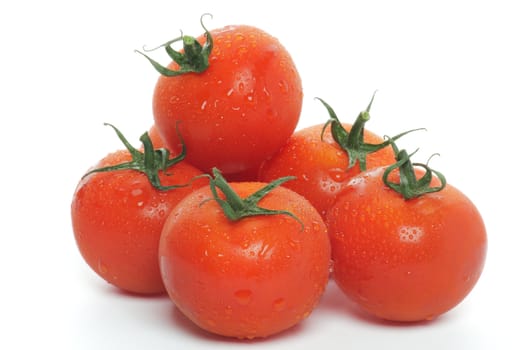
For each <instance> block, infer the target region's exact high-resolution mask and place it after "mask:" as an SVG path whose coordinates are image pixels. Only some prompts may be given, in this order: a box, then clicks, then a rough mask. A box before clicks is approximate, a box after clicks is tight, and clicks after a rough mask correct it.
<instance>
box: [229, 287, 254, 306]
mask: <svg viewBox="0 0 527 350" xmlns="http://www.w3.org/2000/svg"><path fill="white" fill-rule="evenodd" d="M252 296H253V292H251V291H250V290H248V289H240V290H237V291H236V292H234V298H235V299H236V301H237V302H238V304H240V305H249V303H250V302H251V299H252Z"/></svg>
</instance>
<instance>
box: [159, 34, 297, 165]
mask: <svg viewBox="0 0 527 350" xmlns="http://www.w3.org/2000/svg"><path fill="white" fill-rule="evenodd" d="M210 33H211V35H212V38H213V40H214V49H213V50H212V53H211V56H210V60H209V62H210V66H209V68H207V69H206V70H205V71H204V72H202V73H200V74H195V73H190V74H183V75H180V76H177V77H165V76H160V78H159V80H158V82H157V85H156V87H155V90H154V96H153V113H154V120H155V123H156V125H157V127H158V130H159V133H160V135H161V137H162V138H163V139H164V140H165V142H166V144H167V145H168V146H169V148H170V149H173V150H174V149H178V145H179V138H178V137H177V134H176V129H175V125H176V121H181V123H180V124H179V129H180V131H181V134H182V136H183V140H185V144H186V146H187V149H188V156H187V158H186V159H187V161H189V162H190V163H191V164H193V165H195V166H197V167H198V168H200V169H201V170H203V171H206V172H209V171H210V170H211V168H212V167H217V168H219V169H220V170H221V171H222V173H223V174H224V175H228V174H231V173H239V172H243V171H245V170H247V169H250V168H253V167H255V166H257V165H259V163H260V162H262V161H263V160H264V159H266V158H268V157H269V156H271V155H272V154H273V153H274V152H276V151H277V150H278V148H280V147H281V146H282V145H283V144H284V143H285V142H286V140H287V138H288V137H289V136H290V135H291V134H292V133H293V131H294V129H295V128H296V125H297V123H298V119H299V117H300V111H301V107H302V97H303V93H302V83H301V79H300V76H299V74H298V71H297V70H296V67H295V64H294V62H293V60H292V58H291V56H290V55H289V53H288V52H287V51H286V49H285V48H284V47H283V46H282V45H281V44H280V42H279V41H278V40H277V39H276V38H274V37H272V36H270V35H269V34H267V33H266V32H264V31H262V30H260V29H258V28H254V27H250V26H243V25H241V26H228V27H225V28H222V29H216V30H212V31H211V32H210ZM198 40H199V41H200V42H202V43H203V42H204V40H205V39H204V37H203V36H201V37H199V38H198ZM168 67H169V68H170V69H175V70H176V69H177V68H178V66H177V64H176V63H175V62H172V63H171V64H170V65H169V66H168Z"/></svg>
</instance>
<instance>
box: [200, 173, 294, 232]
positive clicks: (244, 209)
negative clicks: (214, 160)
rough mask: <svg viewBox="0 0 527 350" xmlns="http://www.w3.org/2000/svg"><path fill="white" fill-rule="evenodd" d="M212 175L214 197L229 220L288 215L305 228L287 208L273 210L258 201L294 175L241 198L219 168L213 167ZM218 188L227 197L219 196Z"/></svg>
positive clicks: (211, 185)
mask: <svg viewBox="0 0 527 350" xmlns="http://www.w3.org/2000/svg"><path fill="white" fill-rule="evenodd" d="M212 175H213V176H211V177H210V190H211V192H212V196H213V199H214V200H215V201H216V202H217V203H218V204H219V205H220V207H221V208H222V209H223V212H224V213H225V216H226V217H227V218H228V219H229V220H231V221H237V220H240V219H242V218H245V217H249V216H257V215H287V216H289V217H291V218H293V219H295V220H296V221H297V222H298V223H300V225H302V230H303V229H304V224H303V223H302V221H301V220H300V219H299V218H298V217H297V216H296V215H295V214H293V213H291V212H289V211H287V210H273V209H266V208H262V207H259V206H258V202H259V201H260V200H261V199H262V198H263V197H264V196H266V195H267V194H269V192H271V191H272V190H273V189H275V188H276V187H278V186H280V185H281V184H283V183H284V182H286V181H289V180H293V179H294V178H295V177H294V176H285V177H281V178H279V179H277V180H275V181H273V182H271V183H269V184H267V185H265V186H264V187H262V188H261V189H259V190H258V191H256V192H254V193H253V194H251V195H250V196H248V197H247V198H241V197H240V196H239V195H238V194H237V193H236V192H235V191H234V189H233V188H232V187H231V185H230V184H229V183H228V182H227V180H226V179H225V178H224V177H223V175H222V174H221V172H220V171H219V170H218V169H217V168H213V169H212ZM217 189H220V190H221V192H222V193H223V194H224V196H225V199H222V198H221V197H220V196H219V194H218V191H217Z"/></svg>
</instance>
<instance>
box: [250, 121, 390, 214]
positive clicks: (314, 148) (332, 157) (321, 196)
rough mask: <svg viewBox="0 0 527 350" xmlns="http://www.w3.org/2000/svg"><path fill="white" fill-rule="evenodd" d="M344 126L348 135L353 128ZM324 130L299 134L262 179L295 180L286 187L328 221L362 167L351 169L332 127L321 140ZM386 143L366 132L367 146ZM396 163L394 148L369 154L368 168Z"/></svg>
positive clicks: (271, 162) (318, 127) (267, 163)
mask: <svg viewBox="0 0 527 350" xmlns="http://www.w3.org/2000/svg"><path fill="white" fill-rule="evenodd" d="M343 126H344V127H345V129H346V130H348V131H349V130H350V128H351V125H349V124H343ZM323 127H324V125H323V124H320V125H314V126H310V127H307V128H305V129H302V130H300V131H297V132H295V133H294V134H293V135H292V136H291V138H290V139H289V140H288V141H287V143H286V144H285V145H284V146H283V147H282V148H281V149H280V151H279V152H278V153H276V154H275V155H274V156H273V157H272V158H270V159H269V160H267V161H265V162H264V163H263V165H262V166H261V168H260V170H259V174H258V179H259V180H260V181H264V182H269V181H272V180H274V179H277V178H280V177H283V176H295V177H296V179H295V180H292V181H288V182H286V183H285V184H284V185H283V186H285V187H287V188H290V189H292V190H293V191H295V192H297V193H300V194H301V195H303V196H304V197H306V198H307V199H308V200H309V201H310V202H311V203H312V204H313V205H314V206H315V208H317V210H318V211H319V213H320V214H321V215H322V217H325V215H326V211H327V210H328V209H329V207H330V206H331V205H332V204H333V203H334V202H335V199H336V197H337V196H338V194H339V193H340V192H341V191H342V190H343V189H344V188H345V187H346V186H347V184H348V182H349V181H350V179H351V178H352V177H353V176H355V175H357V174H358V173H360V167H359V164H358V162H357V163H356V164H355V165H354V166H353V167H352V168H351V169H349V170H348V169H347V168H348V156H347V153H346V152H345V151H344V150H343V149H342V148H341V147H340V146H339V145H338V144H337V143H336V142H335V140H334V139H333V137H332V136H331V131H330V128H329V127H328V128H326V130H325V132H324V138H323V140H321V137H320V135H321V133H322V129H323ZM383 141H384V140H383V139H382V138H381V137H380V136H378V135H376V134H374V133H372V132H370V131H369V130H366V129H365V130H364V142H366V143H372V144H378V143H382V142H383ZM394 160H395V157H394V154H393V151H392V149H391V147H386V148H383V149H381V150H379V151H377V152H375V153H371V154H369V155H368V156H367V158H366V165H367V168H368V169H372V168H376V167H379V166H382V165H389V164H392V163H393V162H394Z"/></svg>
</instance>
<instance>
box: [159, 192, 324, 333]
mask: <svg viewBox="0 0 527 350" xmlns="http://www.w3.org/2000/svg"><path fill="white" fill-rule="evenodd" d="M231 185H232V186H233V188H234V189H235V191H236V192H237V193H238V194H239V195H240V196H241V197H242V198H243V197H245V196H247V195H249V194H251V193H253V192H255V191H256V190H257V189H259V188H261V187H262V186H263V184H262V183H255V182H253V183H232V184H231ZM209 198H211V192H210V190H209V188H208V187H206V188H203V189H200V190H198V191H196V192H194V193H192V194H191V195H190V196H188V197H187V198H185V199H184V200H183V201H181V202H180V204H179V205H178V206H177V207H176V208H175V209H174V210H173V212H172V213H171V214H170V216H169V217H168V219H167V222H166V224H165V227H164V229H163V233H162V235H161V242H160V249H159V254H160V265H161V272H162V275H163V279H164V281H165V285H166V287H167V291H168V293H169V295H170V297H171V298H172V300H173V301H174V303H175V304H176V305H177V307H178V308H179V309H180V310H181V312H182V313H183V314H185V315H186V316H187V317H188V318H189V319H191V320H192V321H193V322H194V323H196V324H197V325H198V326H199V327H201V328H203V329H205V330H207V331H209V332H212V333H216V334H220V335H223V336H228V337H236V338H255V337H267V336H269V335H272V334H275V333H278V332H281V331H283V330H285V329H288V328H290V327H292V326H294V325H295V324H297V323H298V322H300V321H301V320H303V319H305V318H306V317H308V316H309V314H310V313H311V312H312V310H313V308H314V307H315V306H316V304H317V303H318V301H319V299H320V297H321V295H322V294H323V291H324V289H325V287H326V284H327V281H328V278H329V264H330V244H329V237H328V235H327V230H326V226H325V224H324V222H323V220H322V218H321V217H320V215H319V214H318V212H317V211H316V209H315V208H313V207H312V206H311V204H309V202H307V201H306V200H305V199H304V198H302V197H301V196H299V195H298V194H296V193H294V192H292V191H290V190H288V189H286V188H282V187H278V188H276V189H274V190H273V191H271V193H269V194H268V195H267V196H265V197H264V198H263V199H262V200H261V201H260V206H261V207H265V208H269V209H281V210H288V211H290V212H292V213H294V214H295V215H297V216H298V218H299V219H300V220H301V221H302V222H303V223H304V225H305V227H304V230H303V231H302V226H301V225H300V223H298V222H297V221H295V220H294V219H292V218H291V217H289V216H285V215H271V216H255V217H249V218H244V219H241V220H240V221H236V222H231V221H229V220H228V219H227V218H226V216H225V215H224V213H223V212H222V211H221V208H220V207H219V205H218V204H217V203H216V202H215V201H214V200H209V201H205V200H206V199H209Z"/></svg>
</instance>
